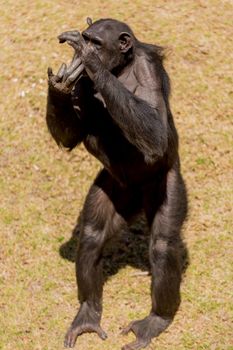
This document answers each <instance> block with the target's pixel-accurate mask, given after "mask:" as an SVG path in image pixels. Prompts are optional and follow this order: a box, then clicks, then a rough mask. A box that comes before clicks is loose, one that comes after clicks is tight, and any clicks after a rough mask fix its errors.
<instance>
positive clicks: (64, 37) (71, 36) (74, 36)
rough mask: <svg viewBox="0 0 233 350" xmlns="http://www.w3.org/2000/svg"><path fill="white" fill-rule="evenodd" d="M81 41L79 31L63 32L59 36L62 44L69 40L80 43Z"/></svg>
mask: <svg viewBox="0 0 233 350" xmlns="http://www.w3.org/2000/svg"><path fill="white" fill-rule="evenodd" d="M80 39H81V34H80V32H78V31H77V30H73V31H67V32H63V33H61V34H60V35H58V40H59V42H60V43H61V44H62V43H64V42H66V41H68V40H71V41H79V40H80Z"/></svg>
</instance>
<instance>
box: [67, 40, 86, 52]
mask: <svg viewBox="0 0 233 350" xmlns="http://www.w3.org/2000/svg"><path fill="white" fill-rule="evenodd" d="M67 44H68V45H70V46H71V47H73V49H74V50H75V51H76V52H77V53H78V54H80V53H81V51H82V48H83V43H82V42H81V41H72V40H67Z"/></svg>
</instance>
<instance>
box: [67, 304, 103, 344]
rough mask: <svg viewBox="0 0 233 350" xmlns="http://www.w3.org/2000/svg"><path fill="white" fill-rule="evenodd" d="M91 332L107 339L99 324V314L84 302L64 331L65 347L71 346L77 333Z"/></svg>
mask: <svg viewBox="0 0 233 350" xmlns="http://www.w3.org/2000/svg"><path fill="white" fill-rule="evenodd" d="M93 332H94V333H97V334H98V336H99V337H100V338H101V339H103V340H105V339H107V334H106V333H105V332H104V331H103V329H102V328H101V326H100V316H99V314H97V313H96V312H95V311H93V310H91V309H90V308H89V307H87V305H85V303H84V305H82V306H81V308H80V310H79V312H78V314H77V316H76V317H75V318H74V321H73V322H72V324H71V326H70V328H69V329H68V331H67V333H66V336H65V341H64V346H65V348H73V347H74V345H75V342H76V339H77V337H78V336H79V335H81V334H83V333H93Z"/></svg>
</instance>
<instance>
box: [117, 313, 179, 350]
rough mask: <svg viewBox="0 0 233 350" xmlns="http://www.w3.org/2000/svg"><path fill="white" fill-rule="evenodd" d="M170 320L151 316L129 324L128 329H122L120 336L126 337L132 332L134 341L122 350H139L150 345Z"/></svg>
mask: <svg viewBox="0 0 233 350" xmlns="http://www.w3.org/2000/svg"><path fill="white" fill-rule="evenodd" d="M171 321H172V319H171V318H162V317H160V316H157V315H154V314H151V315H149V316H147V317H146V318H144V319H143V320H139V321H134V322H131V323H130V324H129V325H128V327H126V328H125V329H123V331H122V334H123V335H126V334H128V333H129V332H130V331H132V332H133V333H134V334H135V336H136V340H135V341H134V342H132V343H130V344H127V345H125V346H123V348H122V350H139V349H142V348H145V347H146V346H147V345H149V344H150V342H151V339H152V338H154V337H157V336H158V335H159V334H160V333H161V332H163V331H164V330H165V329H166V328H167V327H168V326H169V324H170V323H171Z"/></svg>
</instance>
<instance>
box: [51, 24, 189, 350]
mask: <svg viewBox="0 0 233 350" xmlns="http://www.w3.org/2000/svg"><path fill="white" fill-rule="evenodd" d="M88 23H89V27H88V28H87V29H86V31H84V32H83V34H82V35H83V38H84V39H85V41H86V42H87V41H89V45H87V44H86V43H84V42H83V41H82V40H83V39H80V35H78V34H77V33H78V32H67V33H68V34H67V33H64V34H62V35H61V36H60V37H61V38H62V39H61V42H64V41H66V40H67V41H68V40H69V42H72V46H73V47H75V48H76V50H77V51H76V52H78V53H79V58H78V59H77V66H78V67H79V68H80V67H81V68H82V67H83V73H82V74H80V75H79V76H78V78H77V77H76V78H75V79H76V80H75V81H73V85H72V84H71V85H70V81H69V84H68V83H67V81H66V78H67V76H68V74H66V73H63V74H60V78H58V76H57V77H56V76H50V79H49V90H48V104H47V125H48V128H49V130H50V132H51V134H52V136H53V137H54V139H55V141H56V142H57V143H58V145H61V146H64V147H66V148H68V149H70V150H71V149H73V148H74V147H75V146H77V145H78V144H80V143H81V142H83V143H84V145H85V146H86V149H87V150H88V151H89V152H90V153H91V154H93V155H94V156H95V157H96V158H97V159H99V160H100V162H101V163H102V164H103V167H104V168H103V170H102V171H101V172H100V173H99V174H98V176H97V178H96V180H95V182H94V184H93V185H92V186H91V189H90V191H89V193H88V195H87V198H86V201H85V204H84V208H83V212H82V220H81V234H80V242H79V248H78V255H77V261H76V267H77V283H78V290H79V300H80V303H81V306H80V310H79V312H78V314H77V316H76V317H75V319H74V321H73V323H72V325H71V327H70V329H69V330H68V332H67V335H66V338H65V346H66V347H73V346H74V344H75V341H76V338H77V336H78V335H80V334H81V333H84V332H97V333H98V334H99V336H100V337H101V338H102V339H105V338H106V334H105V333H104V331H103V330H102V329H101V327H100V320H101V313H102V289H103V277H102V264H101V262H102V251H103V248H104V246H105V244H106V242H107V241H109V239H110V238H111V237H113V236H114V235H116V234H117V232H119V231H120V230H121V229H122V228H123V227H127V225H128V223H129V222H130V220H131V219H132V218H133V217H134V216H135V214H137V213H139V212H140V211H141V210H144V212H145V215H146V217H147V221H148V225H149V227H150V230H151V238H150V247H149V256H150V264H151V271H152V283H151V298H152V307H151V312H150V315H149V316H148V317H146V318H145V319H143V320H140V321H135V322H132V323H131V324H130V325H129V327H127V328H126V330H125V333H127V332H128V331H133V332H134V333H135V335H136V338H137V339H136V342H134V343H132V344H130V345H126V346H125V347H124V348H123V349H125V350H127V349H130V350H136V349H140V348H142V347H145V346H146V345H148V344H149V343H150V341H151V339H152V338H153V337H156V336H158V335H159V334H160V333H161V332H162V331H163V330H165V329H166V328H167V327H168V325H169V324H170V323H171V321H172V319H173V317H174V315H175V313H176V311H177V309H178V307H179V304H180V283H181V273H182V254H183V251H182V249H181V246H182V240H181V235H180V231H181V227H182V224H183V221H184V220H185V217H186V213H187V199H186V190H185V185H184V182H183V179H182V176H181V173H180V161H179V155H178V136H177V132H176V129H175V125H174V121H173V117H172V113H171V110H170V106H169V94H170V83H169V77H168V75H167V73H166V71H165V69H164V66H163V50H162V48H161V47H159V46H155V45H149V44H145V43H142V42H140V41H138V40H137V39H136V37H135V36H134V34H133V32H132V30H131V29H130V28H129V27H128V26H127V25H126V24H124V23H122V22H119V21H116V20H112V19H107V20H99V21H97V22H94V23H93V24H92V22H91V20H90V21H89V22H88ZM125 32H126V34H124V33H125ZM122 33H123V34H122ZM75 36H76V37H77V38H78V39H77V40H76V39H73V38H75ZM118 38H121V39H118ZM100 39H101V40H102V41H101V44H100V43H99V41H98V40H100ZM91 45H92V46H96V47H97V48H98V51H97V49H96V47H94V48H93V49H92V52H91V53H90V52H89V51H88V50H90V46H91ZM120 45H121V46H120ZM119 47H121V49H119ZM85 50H86V51H85ZM80 57H81V61H80V62H82V63H80V62H79V61H78V60H80ZM74 62H75V58H74ZM82 64H83V66H81V65H82ZM81 68H80V69H81ZM67 71H69V69H68V70H67ZM85 72H86V73H85ZM58 75H59V74H58ZM61 76H62V78H61ZM59 79H60V80H59ZM61 79H62V80H61ZM71 80H72V79H71ZM59 84H60V85H59ZM62 84H63V85H62ZM64 84H65V85H66V86H65V87H66V88H67V87H70V86H71V88H70V91H68V93H67V90H66V89H64Z"/></svg>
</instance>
